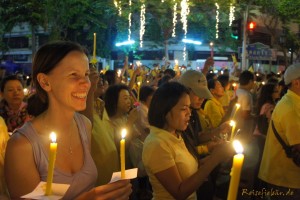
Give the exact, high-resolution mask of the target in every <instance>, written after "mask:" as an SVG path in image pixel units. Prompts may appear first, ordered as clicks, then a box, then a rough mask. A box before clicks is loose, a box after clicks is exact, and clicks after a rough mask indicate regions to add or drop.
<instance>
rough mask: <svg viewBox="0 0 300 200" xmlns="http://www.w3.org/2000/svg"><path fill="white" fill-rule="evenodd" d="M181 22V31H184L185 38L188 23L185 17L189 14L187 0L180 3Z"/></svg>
mask: <svg viewBox="0 0 300 200" xmlns="http://www.w3.org/2000/svg"><path fill="white" fill-rule="evenodd" d="M180 5H181V13H180V15H181V22H182V29H183V31H184V35H185V36H186V34H187V26H188V21H187V17H188V15H189V13H190V9H189V5H188V0H182V1H181V4H180Z"/></svg>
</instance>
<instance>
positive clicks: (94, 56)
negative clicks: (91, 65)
mask: <svg viewBox="0 0 300 200" xmlns="http://www.w3.org/2000/svg"><path fill="white" fill-rule="evenodd" d="M93 59H96V33H94V48H93Z"/></svg>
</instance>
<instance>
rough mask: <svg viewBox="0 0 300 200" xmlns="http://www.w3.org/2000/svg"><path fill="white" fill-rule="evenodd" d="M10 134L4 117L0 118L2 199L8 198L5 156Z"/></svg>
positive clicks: (0, 192)
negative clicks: (5, 178)
mask: <svg viewBox="0 0 300 200" xmlns="http://www.w3.org/2000/svg"><path fill="white" fill-rule="evenodd" d="M8 139H9V137H8V132H7V127H6V124H5V122H4V120H3V118H2V117H0V197H1V195H5V196H7V190H6V185H5V181H4V173H3V172H4V155H5V149H6V144H7V141H8Z"/></svg>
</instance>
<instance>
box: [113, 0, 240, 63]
mask: <svg viewBox="0 0 300 200" xmlns="http://www.w3.org/2000/svg"><path fill="white" fill-rule="evenodd" d="M144 1H145V0H141V2H142V5H141V7H140V30H139V36H140V37H139V39H140V47H141V48H142V47H143V38H144V34H145V29H146V5H145V2H144ZM170 1H171V0H170ZM177 1H178V0H173V15H172V16H173V20H172V23H173V25H172V37H176V24H177V22H178V20H177V9H178V3H177ZM164 2H165V0H161V3H164ZM233 2H235V1H233ZM114 5H115V7H116V8H117V11H118V15H119V16H121V15H122V0H114ZM128 5H129V9H130V11H129V14H128V41H131V33H132V31H131V27H132V12H131V6H132V0H129V2H128ZM180 7H181V10H180V21H181V23H182V30H183V34H184V39H186V37H187V32H188V15H189V13H190V8H189V0H181V2H180ZM215 7H216V24H215V29H216V34H215V38H216V39H218V38H219V23H220V19H219V17H220V16H219V15H220V12H219V9H220V6H219V4H218V3H217V2H216V3H215ZM234 20H235V6H234V3H230V6H229V26H231V25H232V22H233V21H234ZM186 55H187V54H186V44H185V43H184V48H183V60H186Z"/></svg>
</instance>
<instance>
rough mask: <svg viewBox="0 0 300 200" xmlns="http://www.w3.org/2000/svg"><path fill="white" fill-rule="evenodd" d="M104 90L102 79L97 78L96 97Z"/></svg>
mask: <svg viewBox="0 0 300 200" xmlns="http://www.w3.org/2000/svg"><path fill="white" fill-rule="evenodd" d="M104 92H105V89H104V82H103V79H102V78H99V81H98V83H97V89H96V91H95V97H96V98H98V97H100V96H102V95H103V94H104Z"/></svg>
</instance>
